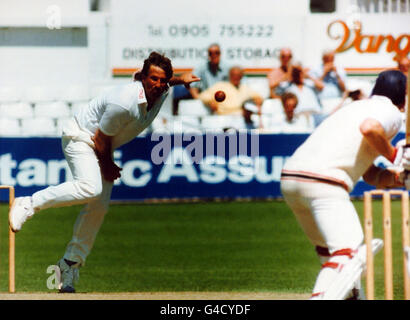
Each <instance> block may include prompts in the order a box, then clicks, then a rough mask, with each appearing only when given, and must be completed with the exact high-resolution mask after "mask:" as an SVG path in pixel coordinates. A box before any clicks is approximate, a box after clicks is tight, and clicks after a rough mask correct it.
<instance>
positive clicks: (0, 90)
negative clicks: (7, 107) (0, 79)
mask: <svg viewBox="0 0 410 320" xmlns="http://www.w3.org/2000/svg"><path fill="white" fill-rule="evenodd" d="M21 97H22V91H21V89H20V88H18V87H7V86H0V103H2V102H17V101H20V100H21Z"/></svg>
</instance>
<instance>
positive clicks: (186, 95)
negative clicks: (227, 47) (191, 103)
mask: <svg viewBox="0 0 410 320" xmlns="http://www.w3.org/2000/svg"><path fill="white" fill-rule="evenodd" d="M194 72H196V73H197V74H200V76H198V77H200V78H201V83H198V84H195V86H191V87H190V89H189V91H188V90H187V89H186V88H185V87H184V86H176V87H174V97H173V107H172V109H173V114H174V115H177V114H178V103H179V101H180V100H182V99H198V96H199V93H200V92H202V91H204V90H206V89H208V88H209V87H211V86H212V85H214V84H215V83H216V82H219V81H227V80H228V72H229V67H228V66H227V65H226V64H225V63H223V62H222V61H221V47H220V46H219V44H216V43H213V44H211V45H210V46H209V47H208V60H207V62H205V63H202V64H201V65H199V66H198V67H197V68H196V69H195V71H194Z"/></svg>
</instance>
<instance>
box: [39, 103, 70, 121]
mask: <svg viewBox="0 0 410 320" xmlns="http://www.w3.org/2000/svg"><path fill="white" fill-rule="evenodd" d="M70 115H71V110H70V108H69V107H68V105H67V103H65V102H62V101H55V102H43V103H37V104H35V105H34V116H35V117H37V118H41V117H46V118H55V119H57V118H65V117H69V116H70Z"/></svg>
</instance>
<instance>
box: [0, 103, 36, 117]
mask: <svg viewBox="0 0 410 320" xmlns="http://www.w3.org/2000/svg"><path fill="white" fill-rule="evenodd" d="M0 115H1V116H2V117H7V118H14V119H25V118H32V117H33V115H34V113H33V107H32V106H31V104H29V103H26V102H14V103H4V104H1V105H0Z"/></svg>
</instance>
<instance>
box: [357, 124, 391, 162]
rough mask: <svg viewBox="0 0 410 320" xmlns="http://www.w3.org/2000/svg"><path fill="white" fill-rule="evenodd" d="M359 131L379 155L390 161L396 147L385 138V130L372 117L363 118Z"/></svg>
mask: <svg viewBox="0 0 410 320" xmlns="http://www.w3.org/2000/svg"><path fill="white" fill-rule="evenodd" d="M360 132H361V133H362V134H363V137H364V138H365V140H366V141H367V143H368V144H369V145H370V146H371V147H372V148H373V149H375V150H376V151H377V152H378V153H379V154H380V155H382V156H383V157H385V158H387V159H389V160H390V161H392V160H394V156H395V154H396V149H395V148H394V147H393V146H392V145H391V144H390V142H389V140H388V139H387V138H386V134H385V131H384V129H383V127H382V126H381V125H380V123H379V122H378V121H376V120H374V119H367V120H365V121H364V122H363V123H362V125H361V126H360Z"/></svg>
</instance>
